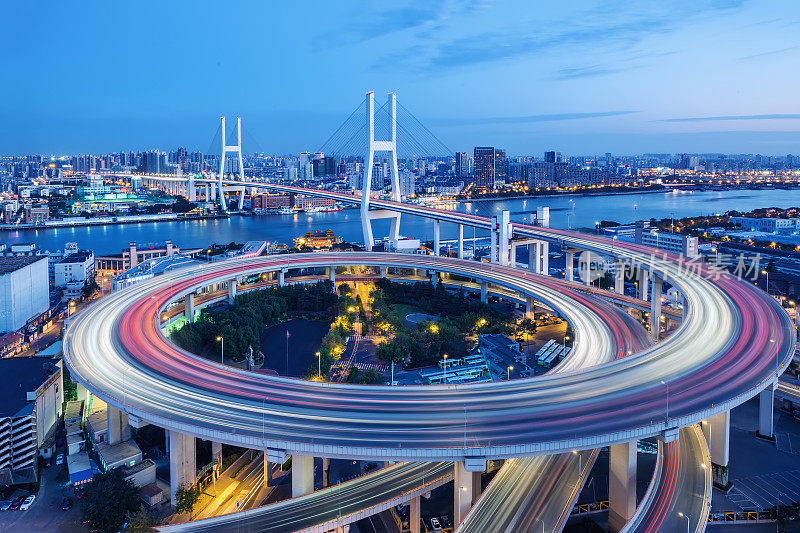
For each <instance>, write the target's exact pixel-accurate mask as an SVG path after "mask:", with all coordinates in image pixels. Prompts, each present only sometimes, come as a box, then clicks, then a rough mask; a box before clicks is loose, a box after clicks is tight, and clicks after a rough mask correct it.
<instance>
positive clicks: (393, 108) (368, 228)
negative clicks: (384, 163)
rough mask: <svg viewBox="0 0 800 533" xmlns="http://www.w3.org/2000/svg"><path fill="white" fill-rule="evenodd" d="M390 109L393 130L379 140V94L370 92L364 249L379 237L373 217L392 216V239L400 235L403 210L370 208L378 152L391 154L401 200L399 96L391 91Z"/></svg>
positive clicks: (363, 185) (363, 206)
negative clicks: (398, 143)
mask: <svg viewBox="0 0 800 533" xmlns="http://www.w3.org/2000/svg"><path fill="white" fill-rule="evenodd" d="M389 109H390V114H391V124H390V128H389V131H390V132H391V133H390V137H391V138H390V139H388V140H376V139H375V93H374V92H373V91H369V92H367V124H368V126H369V127H368V135H369V139H368V143H367V154H366V157H365V158H364V173H363V176H364V179H363V180H362V183H361V227H362V230H363V232H364V249H365V250H367V251H370V250H372V246H373V244H374V243H375V239H374V238H373V236H372V220H374V219H377V218H390V219H392V222H391V227H390V230H389V239H390V241H392V242H394V243H396V242H397V240H398V239H399V238H400V213H398V212H395V211H389V210H386V209H380V210H375V211H370V209H369V202H370V195H371V192H372V171H373V165H374V164H375V152H383V153H388V154H389V166H390V167H391V168H390V173H391V180H392V200H393V201H395V202H399V201H400V176H399V174H398V171H397V95H396V94H395V93H389Z"/></svg>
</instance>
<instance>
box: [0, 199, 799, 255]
mask: <svg viewBox="0 0 800 533" xmlns="http://www.w3.org/2000/svg"><path fill="white" fill-rule="evenodd" d="M540 205H545V206H549V207H550V225H551V226H553V227H557V228H567V226H568V224H569V226H571V227H573V228H575V227H586V228H593V227H594V224H595V221H597V220H615V221H617V222H622V223H627V222H633V221H635V220H642V219H650V218H652V217H655V218H662V217H670V216H674V217H675V218H680V217H685V216H699V215H713V214H717V213H724V212H725V211H729V210H732V209H736V210H739V211H750V210H752V209H756V208H759V207H783V208H785V207H792V206H800V189H795V190H779V191H768V190H733V191H667V192H656V193H645V194H619V195H608V196H559V197H547V198H529V199H526V200H522V199H514V200H496V201H481V202H471V203H463V204H454V206H453V209H455V210H458V211H463V212H467V213H473V214H477V215H482V216H491V215H492V214H494V213H497V212H500V211H502V210H504V209H508V210H509V211H511V218H512V220H515V221H520V222H521V221H523V219H526V220H530V215H531V212H535V211H536V207H537V206H540ZM327 228H330V229H332V230H333V231H334V232H335V233H336V234H337V235H339V236H341V237H342V238H344V239H345V240H347V241H352V242H361V240H362V235H361V218H360V216H359V212H358V210H357V209H345V210H343V211H338V212H333V213H313V214H302V213H301V214H296V215H264V216H252V217H240V216H232V217H231V218H229V219H214V220H197V221H180V222H179V221H169V222H148V223H140V224H126V225H109V226H86V227H77V228H53V229H44V230H41V229H40V230H33V229H28V230H0V242H5V243H6V244H14V243H28V242H35V243H37V244H38V245H39V247H40V248H41V249H43V250H57V249H61V248H63V247H64V243H65V242H77V243H78V246H79V247H80V248H85V249H90V250H93V251H94V252H95V254H96V255H102V254H113V253H120V252H121V251H122V250H123V248H126V247H127V245H128V243H130V242H131V241H136V242H137V243H139V245H140V246H141V245H146V244H148V243H163V242H164V240H166V239H171V240H172V242H173V243H175V244H177V245H178V246H180V247H183V248H193V247H202V246H207V245H209V244H211V243H213V242H215V243H229V242H232V241H235V242H245V241H248V240H268V241H279V242H289V241H291V239H293V238H294V237H297V236H299V235H301V234H303V233H305V232H306V231H308V230H312V229H313V230H320V229H327ZM388 229H389V223H388V221H385V220H383V221H382V220H377V221H374V222H373V232H374V234H375V237H376V238H380V237H382V236H384V235H386V233H387V232H388ZM400 231H401V233H402V234H403V235H408V236H414V237H418V238H421V239H423V240H425V239H430V240H432V239H433V223H432V221H430V220H426V219H422V218H419V217H413V216H406V215H404V216H403V218H402V221H401V224H400ZM441 231H442V239H451V238H454V237H455V236H456V235H457V233H456V232H457V230H456V227H455V226H454V225H452V224H442V226H441ZM476 235H477V236H481V232H477V233H476ZM464 236H465V237H467V238H469V237H472V230H470V229H465V234H464Z"/></svg>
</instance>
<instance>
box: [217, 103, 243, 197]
mask: <svg viewBox="0 0 800 533" xmlns="http://www.w3.org/2000/svg"><path fill="white" fill-rule="evenodd" d="M220 119H221V120H222V153H221V156H220V158H219V173H218V174H217V189H218V190H219V205H220V206H221V207H222V210H223V211H227V210H228V206H227V203H226V202H225V193H224V192H223V186H222V179H223V177H224V176H225V161H226V160H227V155H228V154H236V157H237V161H238V163H239V173H238V179H239V181H242V182H243V181H244V163H243V162H242V118H241V117H236V144H232V145H229V144H227V141H226V140H225V117H220ZM237 189H239V188H238V187H236V188H234V189H228V190H237ZM243 208H244V186H242V187H241V189H240V190H239V210H241V209H243Z"/></svg>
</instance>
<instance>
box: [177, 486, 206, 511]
mask: <svg viewBox="0 0 800 533" xmlns="http://www.w3.org/2000/svg"><path fill="white" fill-rule="evenodd" d="M199 499H200V489H199V488H198V487H196V486H195V485H182V486H180V487H179V488H178V490H177V491H176V492H175V512H176V513H189V517H190V518H191V516H192V511H194V506H195V504H197V500H199Z"/></svg>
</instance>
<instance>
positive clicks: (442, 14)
mask: <svg viewBox="0 0 800 533" xmlns="http://www.w3.org/2000/svg"><path fill="white" fill-rule="evenodd" d="M3 13H4V17H3V18H4V20H5V23H4V24H3V27H2V28H1V29H0V50H2V52H0V54H2V55H0V57H2V62H0V68H2V69H3V74H4V76H3V80H4V81H3V82H2V83H0V95H1V96H2V98H0V117H2V121H1V122H0V124H2V126H0V154H11V153H45V154H61V153H75V152H85V153H100V152H105V151H114V150H120V149H123V150H140V149H149V148H161V149H171V148H173V147H175V146H178V145H183V146H187V147H189V148H191V149H201V150H206V149H208V148H209V145H210V143H211V141H212V139H213V137H214V132H215V131H216V128H217V123H218V117H219V116H220V115H221V114H226V115H229V116H235V115H241V116H242V117H243V122H244V125H245V129H246V130H247V132H248V133H249V135H248V136H246V137H245V151H248V152H249V151H253V150H256V149H260V150H264V151H267V152H271V153H286V152H299V151H302V150H314V149H316V148H319V147H320V146H321V145H322V144H323V142H324V141H325V139H326V138H327V137H328V136H329V135H330V134H331V133H332V132H333V131H334V130H335V129H336V127H337V126H338V125H339V123H341V122H342V121H343V120H344V119H345V118H346V117H347V116H348V115H349V113H350V112H351V111H352V110H353V109H354V108H356V106H357V105H358V104H359V102H360V101H361V99H362V98H363V95H364V93H365V91H367V90H374V91H375V92H376V94H377V95H378V98H379V100H382V99H383V98H384V94H385V93H386V92H388V91H396V92H397V94H398V100H399V101H400V102H402V103H403V105H405V107H407V108H408V109H409V110H411V111H412V112H413V113H414V114H415V115H416V116H417V117H419V118H420V119H421V120H422V121H423V122H424V123H425V124H426V125H427V126H428V127H429V128H430V129H431V130H433V131H434V132H435V133H436V134H437V136H438V137H439V138H441V139H442V140H443V141H444V142H445V144H447V146H449V147H450V148H452V149H453V150H468V151H469V150H471V149H472V147H473V146H474V145H492V144H493V145H496V146H501V147H505V148H506V149H507V150H508V152H509V153H510V154H539V153H541V152H542V151H544V150H546V149H556V150H559V149H560V150H561V151H563V152H565V153H569V154H594V153H604V152H607V151H609V152H613V153H617V154H632V153H641V152H683V151H688V152H710V151H721V152H728V153H734V152H735V153H740V152H752V153H763V154H786V153H794V154H800V103H798V102H800V98H799V97H798V94H799V93H798V87H800V69H798V68H797V65H798V64H800V61H798V60H800V5H798V3H797V2H796V1H791V0H691V1H689V0H671V1H663V0H662V1H650V0H636V1H630V0H602V1H599V0H598V1H590V0H560V1H559V2H552V1H548V2H536V1H533V0H521V1H501V0H497V1H491V0H425V1H421V2H402V1H397V2H352V1H348V0H337V1H335V2H330V1H329V2H322V1H318V2H317V1H310V2H299V1H298V2H272V1H263V0H262V1H230V2H218V1H214V2H211V1H205V0H194V1H178V0H175V1H166V2H165V1H160V2H155V1H142V0H138V1H136V2H99V1H98V2H91V1H86V2H79V3H77V4H76V3H70V2H56V1H52V0H48V1H41V2H12V3H7V4H6V5H5V6H4V8H3ZM248 142H249V144H250V145H249V146H248Z"/></svg>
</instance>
